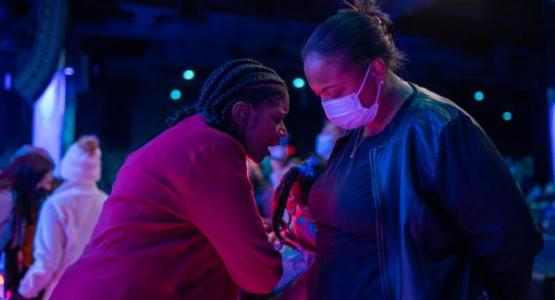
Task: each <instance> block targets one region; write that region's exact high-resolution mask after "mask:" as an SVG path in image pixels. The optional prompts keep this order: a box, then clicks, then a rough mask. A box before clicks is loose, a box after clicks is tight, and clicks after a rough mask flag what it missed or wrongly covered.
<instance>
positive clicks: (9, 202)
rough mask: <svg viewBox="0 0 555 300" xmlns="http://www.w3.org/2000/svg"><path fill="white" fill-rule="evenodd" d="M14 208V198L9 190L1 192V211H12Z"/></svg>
mask: <svg viewBox="0 0 555 300" xmlns="http://www.w3.org/2000/svg"><path fill="white" fill-rule="evenodd" d="M10 207H13V197H12V193H11V191H10V190H9V189H5V190H2V191H0V209H2V210H4V209H10Z"/></svg>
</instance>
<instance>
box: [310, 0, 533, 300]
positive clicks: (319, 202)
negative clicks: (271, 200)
mask: <svg viewBox="0 0 555 300" xmlns="http://www.w3.org/2000/svg"><path fill="white" fill-rule="evenodd" d="M392 32H393V30H392V23H391V21H390V19H389V18H388V16H387V15H386V14H385V13H383V12H382V11H381V10H380V9H379V7H377V5H376V4H375V3H374V1H355V3H354V5H353V6H352V7H350V8H349V9H346V10H342V11H340V12H338V13H337V14H335V15H334V16H332V17H330V18H329V19H327V20H326V21H324V22H323V23H322V24H320V25H319V26H318V27H317V28H316V29H315V31H314V32H313V33H312V35H311V36H310V37H309V39H308V40H307V42H306V44H305V46H304V49H303V52H302V58H303V62H304V70H305V74H306V78H307V80H308V83H309V85H310V87H311V89H312V90H313V91H314V92H315V93H316V94H317V95H318V96H319V97H320V98H321V104H322V107H323V109H324V112H325V113H326V116H327V118H328V119H329V120H330V121H331V122H332V123H334V124H336V125H337V126H339V127H341V128H344V129H347V130H349V131H348V132H347V134H346V135H345V136H344V137H342V138H341V139H339V140H338V142H337V144H336V145H335V147H334V149H333V151H332V154H331V157H330V159H329V161H328V166H327V168H326V171H324V173H323V174H322V175H321V176H320V177H319V178H318V179H317V181H316V182H315V183H314V185H313V187H312V189H311V192H310V196H309V202H308V205H309V211H310V214H311V216H312V217H313V219H314V220H315V222H316V224H317V225H318V231H317V235H316V250H315V253H316V254H315V260H314V265H313V268H312V270H311V272H310V275H311V276H310V280H309V296H310V298H311V299H318V300H325V299H342V300H343V299H385V300H388V299H389V300H393V299H412V300H419V299H422V300H424V299H426V300H430V299H487V298H489V299H521V298H523V297H524V296H525V295H526V293H527V290H528V288H529V284H530V279H531V269H532V264H533V261H534V256H535V255H536V254H537V253H538V252H539V250H540V249H541V247H542V240H541V235H540V234H539V233H538V232H536V230H535V228H534V224H533V222H532V219H531V217H530V214H529V212H528V209H527V207H526V204H525V203H524V201H523V199H522V195H521V194H520V192H519V190H518V188H517V186H516V185H515V183H514V181H513V179H512V177H511V175H510V173H509V171H508V170H507V167H506V166H505V163H504V160H503V157H502V156H501V155H500V153H499V151H498V150H497V149H496V148H495V146H494V144H493V143H492V142H491V141H490V139H489V138H488V136H487V135H486V133H485V132H484V131H483V130H482V129H481V128H480V126H479V125H478V124H477V123H476V122H475V121H474V120H473V119H472V117H471V116H469V115H468V114H467V113H466V112H464V111H463V110H462V109H461V108H459V107H458V106H456V105H455V104H454V103H453V102H451V101H449V100H447V99H445V98H443V97H441V96H439V95H437V94H435V93H432V92H430V91H429V90H426V89H424V88H422V87H419V86H417V85H416V84H413V83H409V82H407V81H405V80H403V79H402V78H400V77H399V76H397V75H396V74H395V72H396V70H397V69H398V68H399V67H400V65H401V64H402V62H403V55H402V54H401V53H400V52H399V50H398V49H397V48H396V46H395V44H394V41H393V38H392V34H391V33H392Z"/></svg>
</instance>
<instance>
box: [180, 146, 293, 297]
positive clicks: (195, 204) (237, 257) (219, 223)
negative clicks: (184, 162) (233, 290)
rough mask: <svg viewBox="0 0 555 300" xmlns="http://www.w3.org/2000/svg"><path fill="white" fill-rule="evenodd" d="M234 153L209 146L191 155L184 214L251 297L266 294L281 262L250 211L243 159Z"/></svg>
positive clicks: (257, 217)
mask: <svg viewBox="0 0 555 300" xmlns="http://www.w3.org/2000/svg"><path fill="white" fill-rule="evenodd" d="M235 147H236V146H235ZM233 150H234V149H233V148H232V147H223V146H222V147H220V146H210V147H208V148H207V149H205V151H203V152H201V153H199V154H198V155H197V156H196V157H195V161H194V167H193V169H192V170H191V172H190V174H191V175H190V178H189V179H190V181H192V188H193V189H192V195H190V196H189V198H190V199H191V201H189V202H188V203H187V205H188V207H187V211H188V212H189V214H190V218H191V220H192V222H193V223H194V224H195V225H196V226H197V227H198V228H199V230H200V231H201V232H202V233H203V234H204V235H206V237H207V238H208V240H209V241H210V242H211V243H212V245H213V246H214V248H215V249H216V251H217V252H218V254H219V255H220V257H221V259H222V261H223V263H224V264H225V266H226V268H227V270H228V272H229V274H230V275H231V277H232V279H233V280H234V281H235V283H236V284H237V285H238V286H239V287H240V288H241V289H243V290H244V291H247V292H250V293H256V294H263V293H269V292H271V290H272V288H273V287H274V285H275V284H276V283H277V282H278V280H279V278H280V276H281V272H282V269H281V258H280V255H279V253H278V252H277V251H275V250H274V249H273V248H272V245H271V244H270V243H269V242H268V238H267V235H266V233H265V231H264V226H263V224H262V219H261V217H260V215H259V214H258V211H257V209H256V207H255V202H254V199H253V193H252V186H251V184H250V182H249V181H248V178H247V175H246V163H245V159H244V157H242V155H240V153H239V151H233Z"/></svg>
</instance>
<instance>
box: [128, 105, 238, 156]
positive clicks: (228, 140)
mask: <svg viewBox="0 0 555 300" xmlns="http://www.w3.org/2000/svg"><path fill="white" fill-rule="evenodd" d="M208 149H212V150H213V149H216V150H219V151H221V152H227V153H229V154H232V153H236V154H242V153H243V152H244V150H243V146H242V145H241V144H240V143H239V142H238V141H237V140H236V139H235V138H233V137H232V136H231V135H229V134H227V133H225V132H222V131H220V130H218V129H216V128H213V127H211V126H209V125H208V124H206V122H204V120H203V119H202V117H200V116H199V115H193V116H191V117H188V118H186V119H184V120H182V121H180V122H179V123H177V124H176V125H174V126H173V127H170V128H168V129H166V130H165V131H163V132H162V133H161V134H160V135H158V136H157V137H155V138H154V139H153V140H151V141H150V142H149V143H147V144H146V145H144V146H143V147H141V148H140V149H138V150H137V151H135V152H134V153H133V154H132V155H131V156H130V159H131V158H134V159H139V160H140V161H149V160H154V161H155V162H156V163H157V164H158V163H162V162H164V161H170V162H171V161H182V160H183V158H192V157H195V156H199V155H203V153H205V152H207V150H208Z"/></svg>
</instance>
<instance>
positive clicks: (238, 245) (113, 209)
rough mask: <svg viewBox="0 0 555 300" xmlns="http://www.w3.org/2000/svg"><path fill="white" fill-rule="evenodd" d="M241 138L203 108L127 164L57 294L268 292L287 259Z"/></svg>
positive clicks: (56, 299)
mask: <svg viewBox="0 0 555 300" xmlns="http://www.w3.org/2000/svg"><path fill="white" fill-rule="evenodd" d="M245 159H246V154H245V151H244V149H243V147H242V145H241V144H240V143H238V142H237V141H236V140H235V139H233V138H232V137H230V136H229V135H227V134H225V133H223V132H220V131H218V130H216V129H214V128H211V127H209V126H208V125H206V123H205V122H204V121H203V119H202V118H201V117H200V116H198V115H195V116H192V117H189V118H187V119H185V120H183V121H181V122H180V123H179V124H177V125H176V126H174V127H172V128H169V129H167V130H166V131H164V132H163V133H162V134H160V135H159V136H157V137H156V138H154V139H153V140H152V141H150V142H149V143H148V144H146V145H145V146H143V147H142V148H140V149H139V150H137V151H136V152H134V153H133V154H131V155H130V157H129V158H128V159H127V161H126V162H125V164H124V165H123V166H122V168H121V170H120V171H119V174H118V176H117V179H116V182H115V184H114V187H113V191H112V195H111V196H110V197H109V198H108V200H107V201H106V203H105V206H104V209H103V211H102V214H101V216H100V219H99V222H98V224H97V226H96V228H95V231H94V233H93V237H92V240H91V243H90V244H89V245H88V246H87V248H86V249H85V252H84V253H83V255H82V256H81V258H80V259H79V260H78V261H77V262H76V263H75V264H74V265H72V266H71V267H69V268H68V269H67V271H66V272H65V273H64V275H63V276H62V278H61V280H60V282H59V283H58V286H57V287H56V289H55V290H54V293H53V295H52V297H51V299H53V300H64V299H68V300H69V299H81V300H89V299H91V300H93V299H94V300H97V299H132V300H141V299H145V300H147V299H148V300H151V299H167V300H171V299H235V298H237V293H238V289H242V290H245V291H247V292H250V293H268V292H270V291H271V290H272V288H273V287H274V285H275V284H276V283H277V282H278V280H279V278H280V276H281V272H282V268H281V257H280V255H279V253H278V252H277V251H275V250H273V248H272V246H271V245H270V243H269V242H268V240H267V237H266V234H265V232H264V228H263V225H262V221H261V218H260V216H259V215H258V212H257V210H256V207H255V203H254V199H253V194H252V186H251V184H250V183H249V181H248V178H247V173H246V161H245Z"/></svg>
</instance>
